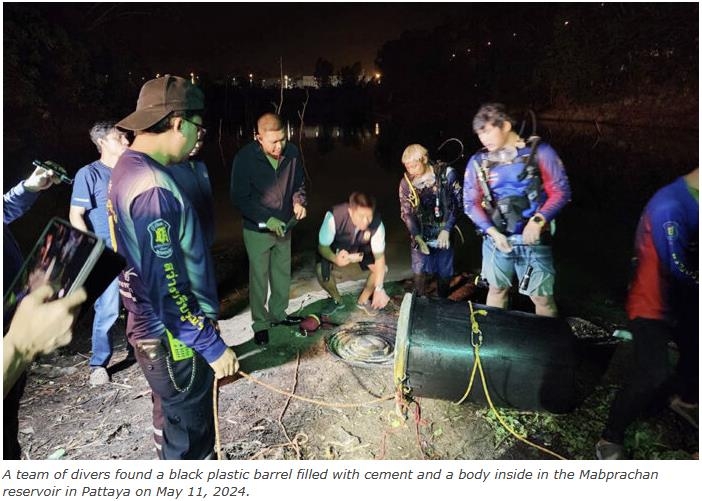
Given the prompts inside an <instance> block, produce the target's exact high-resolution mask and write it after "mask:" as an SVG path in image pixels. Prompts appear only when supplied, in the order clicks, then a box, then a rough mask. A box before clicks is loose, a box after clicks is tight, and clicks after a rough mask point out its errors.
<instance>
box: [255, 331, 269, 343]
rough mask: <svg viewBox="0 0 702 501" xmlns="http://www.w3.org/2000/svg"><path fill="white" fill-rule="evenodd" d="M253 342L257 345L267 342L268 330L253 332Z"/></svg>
mask: <svg viewBox="0 0 702 501" xmlns="http://www.w3.org/2000/svg"><path fill="white" fill-rule="evenodd" d="M254 343H256V344H258V345H262V344H268V330H266V329H264V330H262V331H258V332H254Z"/></svg>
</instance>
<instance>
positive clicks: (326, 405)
mask: <svg viewBox="0 0 702 501" xmlns="http://www.w3.org/2000/svg"><path fill="white" fill-rule="evenodd" d="M238 374H239V375H240V376H242V377H245V378H246V379H248V380H249V381H252V382H254V383H256V384H259V385H261V386H263V387H264V388H268V389H269V390H271V391H274V392H276V393H280V394H281V395H285V396H288V397H292V398H295V399H297V400H302V401H303V402H308V403H311V404H315V405H319V406H321V407H331V408H353V407H362V406H364V405H372V404H377V403H379V402H385V401H387V400H392V399H393V398H395V395H391V396H389V397H380V398H376V399H375V400H369V401H368V402H361V403H358V404H344V403H328V402H322V401H321V400H314V399H311V398H307V397H301V396H299V395H295V394H294V393H290V392H289V391H285V390H281V389H280V388H276V387H275V386H271V385H269V384H267V383H264V382H263V381H260V380H258V379H256V378H255V377H253V376H251V375H250V374H247V373H245V372H244V371H239V372H238Z"/></svg>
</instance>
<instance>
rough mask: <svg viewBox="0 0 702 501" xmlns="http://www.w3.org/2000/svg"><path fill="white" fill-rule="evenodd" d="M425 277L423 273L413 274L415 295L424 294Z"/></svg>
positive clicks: (420, 295)
mask: <svg viewBox="0 0 702 501" xmlns="http://www.w3.org/2000/svg"><path fill="white" fill-rule="evenodd" d="M425 288H426V277H425V276H424V273H415V274H414V294H415V295H416V296H417V297H422V296H423V295H424V294H425Z"/></svg>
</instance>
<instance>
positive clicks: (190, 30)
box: [5, 3, 470, 76]
mask: <svg viewBox="0 0 702 501" xmlns="http://www.w3.org/2000/svg"><path fill="white" fill-rule="evenodd" d="M5 6H6V7H7V4H5ZM469 6H470V4H461V3H453V4H451V3H444V4H427V3H370V4H368V3H366V4H349V3H289V4H283V3H202V4H193V3H187V4H186V3H178V4H174V3H161V4H159V3H129V4H125V3H121V4H94V3H87V4H58V5H43V6H41V7H40V8H41V10H42V11H43V12H45V13H46V15H47V18H48V19H50V20H52V21H56V22H60V23H61V24H63V25H64V26H66V27H67V28H68V29H69V30H71V29H81V30H86V31H87V32H88V33H90V36H91V37H93V36H94V37H95V38H96V39H99V40H101V41H102V40H111V44H114V46H115V47H124V48H125V49H126V50H129V51H130V52H134V53H136V54H138V58H139V60H140V62H141V63H142V64H144V65H145V66H146V67H150V68H153V69H154V70H155V71H158V72H166V71H169V72H172V73H180V74H185V73H189V72H190V71H195V72H201V71H207V72H209V73H211V74H228V73H230V72H231V73H240V74H241V73H248V72H251V71H253V72H258V73H260V74H261V76H265V75H264V74H263V73H266V72H267V73H269V74H270V75H277V74H278V73H279V58H280V57H281V56H282V57H283V65H284V68H283V69H284V71H285V72H286V73H291V74H294V75H295V74H298V75H299V74H312V73H313V71H314V65H315V61H316V60H317V58H318V57H322V58H324V59H327V60H328V61H331V62H332V64H333V65H334V69H335V70H339V69H340V68H341V67H342V66H346V65H352V64H353V63H354V62H356V61H360V62H361V65H362V67H363V69H364V70H365V71H366V72H369V73H370V72H373V71H375V69H374V64H373V61H374V59H375V56H376V53H377V50H378V49H379V48H380V47H381V46H382V45H383V43H384V42H386V41H387V40H392V39H396V38H398V37H399V36H400V34H401V33H402V32H403V31H405V30H415V29H422V30H431V29H433V28H434V27H436V26H438V25H441V24H443V23H445V22H446V20H448V19H449V18H450V17H451V16H453V15H455V14H456V12H457V11H460V12H464V11H466V9H467V8H468V7H469ZM69 32H70V31H69ZM159 65H162V69H158V68H156V67H157V66H159Z"/></svg>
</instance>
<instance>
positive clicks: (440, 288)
mask: <svg viewBox="0 0 702 501" xmlns="http://www.w3.org/2000/svg"><path fill="white" fill-rule="evenodd" d="M436 293H437V295H438V296H439V297H440V298H444V299H445V298H447V297H449V294H450V293H451V279H450V278H439V279H438V280H437V284H436Z"/></svg>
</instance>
